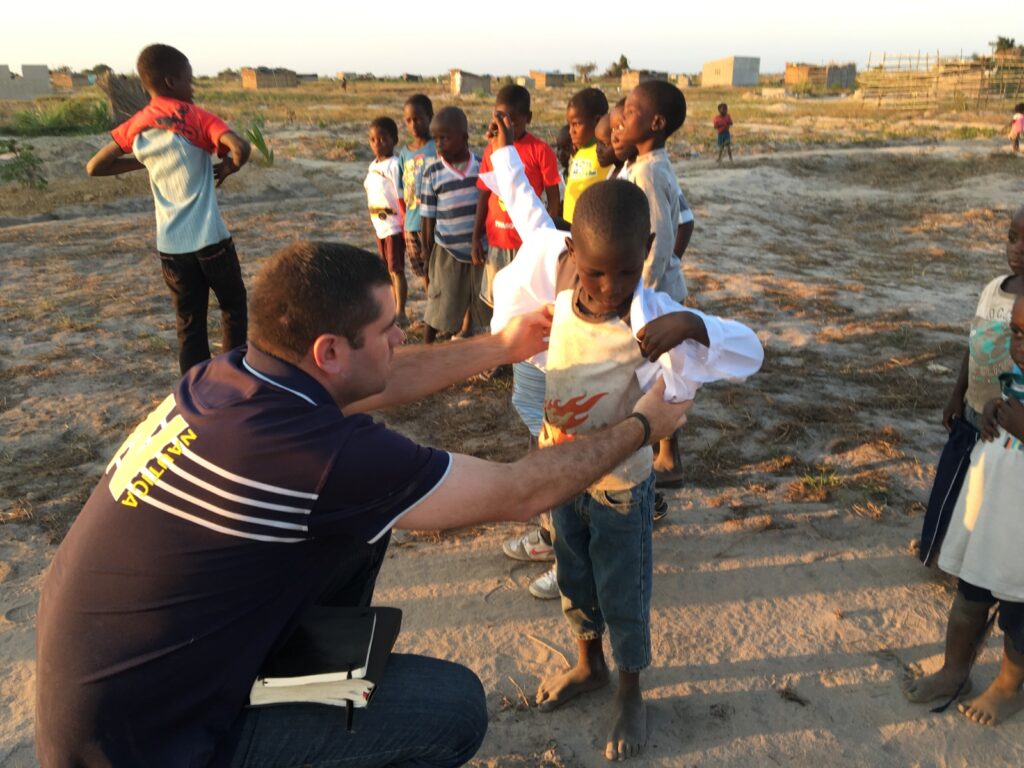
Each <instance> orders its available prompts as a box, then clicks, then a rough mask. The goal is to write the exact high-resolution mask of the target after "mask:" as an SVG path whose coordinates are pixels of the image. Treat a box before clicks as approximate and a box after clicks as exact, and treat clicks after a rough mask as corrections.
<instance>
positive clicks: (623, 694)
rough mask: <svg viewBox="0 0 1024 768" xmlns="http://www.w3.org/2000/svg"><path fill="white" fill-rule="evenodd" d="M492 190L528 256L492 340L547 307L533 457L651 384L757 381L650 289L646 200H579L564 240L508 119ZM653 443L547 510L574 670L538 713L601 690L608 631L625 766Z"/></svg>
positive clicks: (636, 743) (634, 740) (641, 645)
mask: <svg viewBox="0 0 1024 768" xmlns="http://www.w3.org/2000/svg"><path fill="white" fill-rule="evenodd" d="M495 123H496V127H497V128H499V130H497V137H496V138H495V149H494V151H493V153H492V156H491V157H492V163H493V165H494V176H493V181H494V184H495V187H496V189H495V190H494V191H495V192H496V193H497V194H499V195H500V196H501V198H502V200H504V201H505V203H506V207H507V208H508V211H509V215H510V216H511V218H512V221H513V223H514V224H515V226H516V230H517V231H518V232H520V233H521V235H522V237H523V245H522V247H521V248H520V250H519V254H518V256H517V257H516V259H515V261H513V262H512V264H510V265H509V266H508V267H507V268H506V269H504V270H502V272H501V273H499V275H498V276H497V278H496V280H495V288H494V297H495V306H494V319H493V322H492V330H493V331H494V332H499V331H500V329H501V328H504V327H505V325H506V324H507V323H508V322H509V321H510V320H511V319H512V318H513V317H516V316H518V315H520V314H523V313H526V312H529V311H532V310H535V309H536V308H538V307H541V306H547V305H550V304H551V303H554V313H553V317H552V325H551V334H550V344H549V348H548V352H547V354H546V356H544V359H541V358H540V357H539V356H538V357H537V358H534V360H535V362H537V363H538V364H540V365H543V366H544V368H545V370H546V373H547V377H546V391H545V407H544V423H543V428H542V432H541V441H540V442H541V445H542V446H552V445H557V444H560V443H566V442H571V441H573V440H575V439H577V437H578V436H579V435H583V434H586V433H589V432H592V431H594V430H597V429H600V428H601V427H602V426H603V425H606V424H609V423H613V422H614V421H615V420H616V419H618V418H621V417H622V416H624V415H626V414H629V413H630V412H631V410H632V407H633V405H634V404H635V403H636V402H637V400H638V399H639V398H640V396H641V394H642V392H643V391H644V390H646V389H649V388H650V387H651V386H652V385H653V384H654V383H655V382H656V381H657V380H658V379H664V381H665V383H666V390H665V396H666V398H667V399H670V400H672V399H678V400H685V399H690V398H692V397H693V396H694V394H695V393H696V391H697V389H699V388H700V386H701V385H702V384H704V383H707V382H710V381H715V380H718V379H732V380H736V379H742V378H744V377H746V376H749V375H751V374H753V373H755V372H756V371H757V370H758V368H759V367H760V365H761V361H762V359H763V355H764V352H763V350H762V348H761V345H760V342H759V341H758V340H757V337H756V336H755V335H754V333H753V331H751V330H750V329H749V328H747V327H746V326H744V325H741V324H740V323H737V322H735V321H731V320H722V319H719V318H715V317H711V316H709V315H704V314H703V313H701V312H698V311H696V310H690V309H685V308H684V307H682V306H681V305H680V304H678V303H677V302H675V301H673V300H672V299H671V298H670V297H669V296H667V295H665V294H663V293H659V292H657V291H654V290H652V289H650V288H648V287H646V286H645V285H644V282H643V279H642V278H643V272H644V264H645V256H646V254H647V251H648V249H649V248H650V245H651V240H652V238H651V231H650V214H649V211H648V205H647V200H646V198H645V196H644V194H643V193H642V192H641V191H640V190H639V189H638V188H637V187H636V186H634V185H632V184H629V183H627V182H624V181H610V182H606V183H603V184H596V185H594V186H592V187H591V188H589V189H587V190H586V191H585V192H583V193H582V194H581V195H580V197H579V200H578V201H577V206H576V212H575V215H574V217H573V223H572V236H571V237H568V238H567V237H565V234H564V233H563V232H559V231H558V230H556V229H555V228H554V224H553V222H552V220H551V217H550V216H549V215H548V213H547V211H545V210H544V208H543V206H542V205H541V204H540V201H539V200H538V199H537V196H536V195H535V194H534V192H533V190H532V188H531V187H530V185H529V182H528V181H527V179H526V176H525V174H524V173H523V168H522V163H521V162H520V160H519V158H518V156H517V154H516V152H515V148H514V147H512V146H510V145H511V144H512V128H511V125H510V123H509V121H508V119H507V118H506V117H504V116H502V115H497V114H496V115H495ZM648 443H649V441H644V446H643V447H642V448H641V449H640V450H639V451H637V452H636V453H634V454H633V455H632V456H630V457H629V458H628V459H626V460H625V461H624V462H623V463H621V464H620V465H619V466H617V467H616V468H615V469H614V470H612V471H611V472H610V473H608V474H606V475H605V476H604V477H602V478H601V479H599V480H598V481H597V482H595V483H594V484H593V485H591V486H590V487H589V488H588V489H587V491H586V492H585V493H582V494H579V495H578V496H576V497H574V498H573V499H570V500H569V501H568V502H566V503H564V504H562V505H560V506H558V507H556V508H555V509H554V510H553V513H552V517H553V520H554V527H555V537H554V547H555V561H556V565H557V575H558V586H559V589H560V590H561V593H562V607H563V611H564V613H565V616H566V619H567V620H568V621H569V624H570V628H571V629H572V632H573V634H574V635H575V637H576V640H577V647H578V660H577V663H576V666H575V667H574V668H572V669H571V670H569V671H567V672H562V673H560V674H557V675H554V676H552V677H550V678H548V679H546V680H543V681H542V682H541V684H540V687H539V688H538V691H537V703H538V704H539V705H540V707H541V709H542V710H550V709H554V708H555V707H558V706H560V705H562V704H564V703H566V702H567V701H569V700H571V699H573V698H575V697H576V696H578V695H580V694H582V693H585V692H588V691H592V690H596V689H598V688H601V687H603V686H605V685H607V684H608V682H609V671H608V665H607V662H606V661H605V657H604V652H603V650H602V635H603V634H604V630H605V628H606V627H607V628H608V631H609V635H610V639H611V647H612V655H613V657H614V659H615V662H616V665H617V667H618V682H619V686H618V691H617V693H616V696H615V699H614V703H613V706H612V716H611V727H610V730H609V733H608V738H607V741H606V744H605V750H604V754H605V757H607V758H608V759H618V760H622V759H625V758H628V757H632V756H634V755H637V754H639V752H640V751H641V750H642V749H643V747H644V745H645V743H646V740H647V725H646V709H645V705H644V701H643V696H642V694H641V689H640V672H641V671H642V670H643V669H645V668H646V667H647V666H648V665H649V664H650V663H651V647H650V601H651V586H652V580H653V569H652V554H651V529H652V513H653V506H654V476H653V471H652V457H651V449H650V446H649V444H648Z"/></svg>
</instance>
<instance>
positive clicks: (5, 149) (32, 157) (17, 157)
mask: <svg viewBox="0 0 1024 768" xmlns="http://www.w3.org/2000/svg"><path fill="white" fill-rule="evenodd" d="M8 154H13V155H14V157H13V158H11V159H10V160H7V161H4V162H0V180H2V181H13V182H16V183H18V184H21V186H23V187H31V188H32V189H42V188H43V187H45V186H46V177H45V176H44V175H43V161H42V160H40V159H39V155H37V154H36V153H35V152H34V151H33V150H32V145H31V144H18V142H17V141H15V140H14V139H0V155H8Z"/></svg>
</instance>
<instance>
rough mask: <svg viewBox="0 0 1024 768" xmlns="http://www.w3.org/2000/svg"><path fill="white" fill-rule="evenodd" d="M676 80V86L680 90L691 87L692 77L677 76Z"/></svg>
mask: <svg viewBox="0 0 1024 768" xmlns="http://www.w3.org/2000/svg"><path fill="white" fill-rule="evenodd" d="M674 80H675V84H676V85H677V86H678V87H679V88H680V89H684V88H689V87H690V76H689V75H676V76H675V78H674Z"/></svg>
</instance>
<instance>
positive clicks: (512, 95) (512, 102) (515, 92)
mask: <svg viewBox="0 0 1024 768" xmlns="http://www.w3.org/2000/svg"><path fill="white" fill-rule="evenodd" d="M494 103H495V104H496V105H497V104H503V105H504V106H506V107H509V108H511V109H514V110H515V111H516V112H518V113H519V114H521V115H525V114H527V113H528V112H529V111H530V92H529V91H528V90H526V89H525V88H523V86H521V85H506V86H505V87H504V88H502V89H501V90H500V91H498V95H497V96H496V97H495V98H494Z"/></svg>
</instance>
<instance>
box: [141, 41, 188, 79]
mask: <svg viewBox="0 0 1024 768" xmlns="http://www.w3.org/2000/svg"><path fill="white" fill-rule="evenodd" d="M187 66H188V57H187V56H186V55H185V54H184V53H182V52H181V51H179V50H178V49H177V48H173V47H171V46H169V45H163V44H162V43H154V44H153V45H147V46H146V47H145V48H143V49H142V52H141V53H140V54H139V59H138V61H137V62H136V63H135V68H136V69H137V70H138V71H139V79H140V80H142V85H143V86H144V87H145V88H146V89H147V90H154V89H157V88H159V87H160V85H161V83H162V82H163V81H164V79H166V78H168V77H176V76H178V75H180V74H181V73H182V72H184V71H185V67H187Z"/></svg>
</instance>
